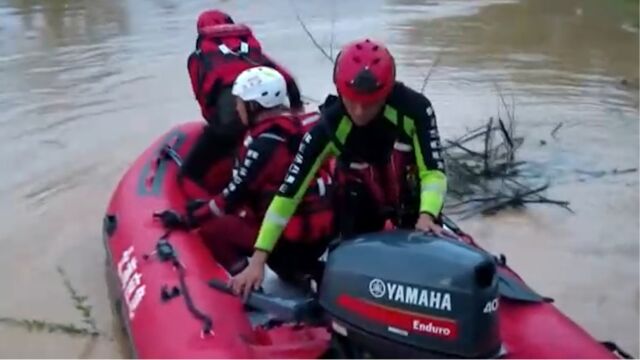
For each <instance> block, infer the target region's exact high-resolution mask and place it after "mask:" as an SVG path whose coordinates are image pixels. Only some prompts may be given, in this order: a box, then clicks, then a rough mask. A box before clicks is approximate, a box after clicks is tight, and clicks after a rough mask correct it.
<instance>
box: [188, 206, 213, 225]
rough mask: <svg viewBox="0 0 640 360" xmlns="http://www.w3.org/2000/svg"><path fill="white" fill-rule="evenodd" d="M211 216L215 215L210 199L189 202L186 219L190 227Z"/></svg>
mask: <svg viewBox="0 0 640 360" xmlns="http://www.w3.org/2000/svg"><path fill="white" fill-rule="evenodd" d="M211 217H213V213H212V212H211V208H210V207H209V200H205V199H196V200H190V201H189V202H188V203H187V219H186V220H187V223H188V224H189V227H191V228H194V227H196V226H198V225H199V224H201V223H202V222H203V221H205V220H207V219H209V218H211Z"/></svg>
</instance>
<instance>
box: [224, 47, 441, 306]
mask: <svg viewBox="0 0 640 360" xmlns="http://www.w3.org/2000/svg"><path fill="white" fill-rule="evenodd" d="M333 81H334V83H335V85H336V89H337V92H338V97H336V96H329V97H328V98H327V99H326V100H325V103H324V104H323V105H321V107H320V110H321V114H322V118H321V120H320V122H319V123H318V124H317V125H316V126H315V127H313V128H312V129H311V130H310V131H309V132H308V133H307V134H306V135H305V137H304V140H303V142H302V144H301V145H300V147H299V149H298V153H297V155H296V156H295V160H294V162H293V163H292V164H291V167H290V168H289V172H288V173H287V175H286V176H285V179H284V182H283V183H282V185H281V186H280V189H279V191H278V193H277V195H276V196H275V197H274V199H273V201H272V202H271V204H270V205H269V208H268V210H267V212H266V215H265V218H264V220H263V223H262V226H261V228H260V231H259V234H258V237H257V240H256V242H255V245H254V254H253V256H252V257H251V259H250V260H249V265H248V266H247V267H246V268H245V269H244V270H243V271H242V272H241V273H239V274H238V275H236V276H235V277H233V278H232V279H231V282H230V285H231V287H232V288H233V290H234V291H235V292H237V293H243V294H246V293H248V292H249V291H250V290H251V289H256V288H258V287H259V286H260V283H261V281H262V280H261V279H262V276H263V273H264V264H265V262H266V259H267V258H268V256H269V254H270V252H271V251H272V249H273V247H274V245H275V244H276V241H277V240H278V238H279V235H280V233H281V232H282V229H283V228H284V227H285V226H286V225H287V223H288V221H289V219H290V218H291V216H292V214H293V213H294V212H295V210H296V207H297V206H298V204H299V202H300V200H301V198H302V194H304V193H305V191H306V189H307V187H308V186H309V184H310V180H311V179H312V178H313V176H314V174H315V172H316V171H317V170H318V168H319V166H320V164H322V162H323V161H324V159H325V158H326V157H327V156H330V155H336V156H337V159H338V164H339V165H338V169H339V170H340V171H339V173H341V174H342V179H343V180H339V182H338V183H339V187H342V194H343V196H342V199H343V201H342V203H341V204H340V205H341V206H348V207H347V208H342V209H340V208H338V211H344V215H338V216H337V217H338V218H339V219H340V220H350V224H349V225H350V226H344V225H341V226H340V230H341V232H342V234H341V236H342V237H343V238H348V237H353V236H355V235H357V234H358V233H364V232H371V231H379V230H381V229H382V228H383V227H384V225H385V215H384V212H383V206H384V204H385V201H389V200H391V201H393V200H397V199H398V192H397V187H396V188H395V189H396V190H395V192H394V191H391V190H389V189H388V188H394V187H393V186H386V184H383V183H384V182H387V183H388V182H392V179H390V178H389V176H395V175H394V172H393V171H387V170H389V169H390V167H389V163H391V162H392V161H391V157H392V154H393V153H394V151H396V150H397V151H400V152H404V154H403V155H404V156H405V157H406V155H412V157H413V158H414V161H415V164H416V167H417V178H418V179H419V188H418V192H419V196H416V198H418V197H419V200H416V204H415V206H416V208H417V209H416V215H415V218H414V222H413V224H411V227H413V226H415V227H416V228H418V229H420V230H423V231H431V232H434V233H437V234H439V235H451V234H450V233H448V232H446V231H445V230H443V228H442V227H441V226H440V225H438V224H437V218H438V217H439V214H440V211H441V209H442V206H443V203H444V197H445V193H446V189H447V177H446V175H445V165H444V160H443V158H442V154H441V145H440V137H439V134H438V128H437V124H436V117H435V112H434V110H433V107H432V105H431V102H430V101H429V100H428V99H427V98H426V97H425V96H424V95H422V94H420V93H419V92H417V91H414V90H412V89H410V88H408V87H407V86H405V85H404V84H402V83H400V82H397V81H396V70H395V63H394V59H393V56H392V55H391V53H390V52H389V50H387V48H386V47H385V46H384V45H383V44H381V43H379V42H376V41H373V40H369V39H365V40H358V41H354V42H352V43H350V44H347V45H346V46H345V47H343V49H342V50H341V52H340V53H339V54H338V57H337V59H336V64H335V67H334V72H333ZM408 151H409V152H408ZM367 169H369V170H367ZM370 169H377V171H372V170H370ZM391 170H394V171H395V170H398V169H397V168H395V169H393V168H392V169H391ZM345 178H346V180H344V179H345ZM354 194H355V196H356V198H357V199H355V200H356V201H348V198H349V197H353V196H354ZM385 198H386V199H385ZM352 200H353V199H352ZM418 203H419V204H418ZM405 205H406V204H405ZM354 219H355V220H354Z"/></svg>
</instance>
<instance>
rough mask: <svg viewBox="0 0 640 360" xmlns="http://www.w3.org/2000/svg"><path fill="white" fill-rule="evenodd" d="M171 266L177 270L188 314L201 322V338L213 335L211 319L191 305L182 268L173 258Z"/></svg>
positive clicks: (191, 301)
mask: <svg viewBox="0 0 640 360" xmlns="http://www.w3.org/2000/svg"><path fill="white" fill-rule="evenodd" d="M172 263H173V266H175V267H176V269H178V279H179V281H180V292H181V293H182V295H183V296H184V302H185V303H186V304H187V308H188V309H189V312H191V314H192V315H193V316H194V317H195V318H196V319H198V320H200V321H202V336H204V335H214V332H213V320H211V317H209V316H208V315H206V314H205V313H203V312H202V311H200V310H199V309H198V308H197V307H196V305H195V304H194V303H193V299H192V298H191V294H190V293H189V289H188V287H187V282H186V274H185V268H184V266H183V265H182V264H181V263H180V261H178V259H177V258H174V259H173V261H172Z"/></svg>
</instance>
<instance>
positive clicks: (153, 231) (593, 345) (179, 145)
mask: <svg viewBox="0 0 640 360" xmlns="http://www.w3.org/2000/svg"><path fill="white" fill-rule="evenodd" d="M201 131H202V123H196V122H193V123H186V124H182V125H179V126H176V127H175V128H173V129H171V130H170V131H169V132H168V133H166V134H165V135H163V136H162V137H161V138H160V139H159V140H157V141H156V142H155V143H153V144H152V145H151V147H150V148H148V149H147V150H146V151H145V152H144V153H143V154H142V155H141V156H140V157H139V158H138V159H137V160H136V161H135V162H134V163H133V164H132V166H131V167H130V169H129V170H128V171H127V172H126V174H125V175H124V176H123V178H122V179H121V181H120V183H119V184H118V186H117V188H116V190H115V192H114V194H113V197H112V199H111V201H110V203H109V205H108V208H107V211H106V215H105V218H104V224H103V232H104V245H105V248H106V252H107V265H108V267H109V269H108V271H109V272H110V274H111V280H112V284H113V285H115V286H114V287H113V288H112V289H115V291H113V292H112V296H113V297H114V299H113V300H114V301H115V302H116V303H117V304H119V315H120V316H121V318H122V320H123V322H124V325H125V328H126V329H127V332H128V336H129V340H130V345H131V348H132V349H133V351H134V354H133V355H134V356H136V357H140V358H318V357H322V356H323V355H324V354H326V353H327V351H328V348H329V346H330V343H331V338H332V331H331V330H330V327H328V326H323V325H320V324H317V325H313V326H312V325H302V324H296V323H278V324H277V325H274V322H273V321H271V320H273V319H272V318H270V315H269V314H260V313H258V312H255V311H250V310H248V309H247V307H245V306H243V304H242V303H241V301H240V300H239V299H238V298H236V297H233V296H230V295H228V294H225V293H224V292H222V291H218V290H215V289H212V287H211V286H210V285H209V281H210V280H212V279H217V280H219V281H221V282H224V281H226V279H227V278H228V275H227V273H226V272H225V271H224V269H223V268H222V267H220V266H219V265H218V264H216V262H215V261H214V260H213V258H212V256H211V254H210V253H209V252H208V250H207V248H206V247H205V246H204V245H203V243H202V242H201V241H200V239H199V237H198V235H197V234H196V233H195V232H186V231H172V232H168V231H167V230H165V228H164V227H163V226H162V224H161V223H160V222H159V221H158V220H157V219H155V218H154V217H153V214H154V213H155V212H159V211H163V210H166V209H184V207H185V204H186V195H185V193H184V192H183V191H182V190H181V187H180V186H179V184H178V181H177V177H176V175H177V170H178V163H179V162H180V157H181V156H185V154H186V153H187V152H188V150H189V148H190V147H191V146H192V144H193V142H194V140H195V138H196V137H197V135H198V134H199V133H200V132H201ZM196 195H197V194H196ZM200 195H204V193H202V194H200ZM467 240H468V242H469V243H472V244H473V241H472V240H471V239H470V238H467ZM474 245H475V244H474ZM498 270H499V272H500V273H501V274H502V276H506V277H511V278H512V280H513V281H516V282H517V283H518V284H520V285H521V286H523V287H525V288H526V285H524V283H523V282H522V281H521V280H520V278H519V277H517V275H516V274H515V273H513V272H512V270H510V269H509V268H508V267H507V266H506V264H505V263H504V261H503V262H502V263H501V265H499V268H498ZM270 282H271V283H273V284H275V285H274V290H273V291H274V292H275V291H277V289H276V288H275V287H277V283H278V280H277V279H271V280H270ZM265 287H266V286H265ZM281 290H282V291H285V290H288V289H286V288H285V287H282V288H281ZM507 291H508V289H507ZM515 298H517V296H516V297H515ZM495 305H496V306H497V304H495ZM497 314H498V320H499V321H498V323H499V333H500V336H501V339H502V344H503V350H504V351H503V352H502V354H501V355H500V356H502V357H505V358H615V357H616V353H615V352H614V351H613V350H611V348H610V346H609V347H608V346H606V344H603V343H600V342H598V341H596V340H595V339H594V338H592V337H591V336H590V335H589V334H588V333H586V332H585V331H584V330H583V329H581V328H580V327H578V326H577V325H576V324H575V323H574V322H573V321H571V320H570V319H569V318H567V317H566V316H565V315H563V314H562V313H561V312H560V311H559V310H558V309H557V308H555V307H554V306H553V305H552V303H551V302H550V301H546V300H542V301H522V300H517V299H514V298H510V297H509V296H502V297H501V298H500V304H499V308H497Z"/></svg>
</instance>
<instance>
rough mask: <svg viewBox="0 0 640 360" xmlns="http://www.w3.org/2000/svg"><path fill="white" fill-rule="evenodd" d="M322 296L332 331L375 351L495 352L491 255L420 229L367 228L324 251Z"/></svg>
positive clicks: (497, 341) (495, 292)
mask: <svg viewBox="0 0 640 360" xmlns="http://www.w3.org/2000/svg"><path fill="white" fill-rule="evenodd" d="M320 303H321V305H322V307H323V308H324V309H325V310H326V312H327V313H328V315H329V317H330V318H331V322H332V327H333V330H334V331H335V332H336V333H337V334H339V335H338V336H343V337H346V338H347V339H348V341H349V343H353V344H356V345H357V346H360V347H362V348H365V349H367V351H368V352H370V353H371V354H372V355H373V356H376V357H387V358H388V357H420V358H427V357H437V358H443V357H482V358H487V357H493V356H496V354H498V353H499V351H500V348H501V339H500V333H499V327H498V314H497V311H496V310H497V308H498V279H497V275H496V265H495V262H494V260H493V258H492V257H491V256H490V255H488V254H486V253H484V252H482V251H479V250H477V249H475V248H473V247H471V246H468V245H466V244H463V243H461V242H458V241H451V240H447V239H442V238H438V237H435V236H432V235H425V234H424V233H420V232H411V231H391V232H384V233H376V234H368V235H365V236H363V237H361V238H358V239H354V240H352V241H349V242H347V243H343V244H341V245H340V246H338V247H337V248H336V249H335V250H333V251H332V252H331V254H330V255H329V258H328V261H327V264H326V268H325V273H324V276H323V281H322V285H321V289H320Z"/></svg>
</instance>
